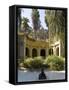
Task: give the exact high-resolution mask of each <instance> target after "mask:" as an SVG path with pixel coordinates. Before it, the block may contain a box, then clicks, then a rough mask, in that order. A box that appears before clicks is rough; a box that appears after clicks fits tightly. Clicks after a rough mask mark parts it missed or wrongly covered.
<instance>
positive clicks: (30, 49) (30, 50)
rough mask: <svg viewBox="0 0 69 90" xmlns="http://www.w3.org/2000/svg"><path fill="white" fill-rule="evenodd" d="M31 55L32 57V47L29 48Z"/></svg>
mask: <svg viewBox="0 0 69 90" xmlns="http://www.w3.org/2000/svg"><path fill="white" fill-rule="evenodd" d="M29 56H30V57H31V58H32V48H29Z"/></svg>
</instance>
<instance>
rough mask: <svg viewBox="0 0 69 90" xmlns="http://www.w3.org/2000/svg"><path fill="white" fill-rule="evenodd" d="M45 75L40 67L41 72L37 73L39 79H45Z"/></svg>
mask: <svg viewBox="0 0 69 90" xmlns="http://www.w3.org/2000/svg"><path fill="white" fill-rule="evenodd" d="M46 78H47V77H46V75H45V73H44V69H43V68H42V69H41V73H40V74H39V80H42V79H46Z"/></svg>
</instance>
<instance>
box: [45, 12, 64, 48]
mask: <svg viewBox="0 0 69 90" xmlns="http://www.w3.org/2000/svg"><path fill="white" fill-rule="evenodd" d="M45 13H46V16H45V21H46V23H47V24H48V29H49V41H50V43H54V40H55V41H56V40H58V39H60V40H61V42H62V47H63V48H64V46H65V12H64V11H63V10H46V12H45Z"/></svg>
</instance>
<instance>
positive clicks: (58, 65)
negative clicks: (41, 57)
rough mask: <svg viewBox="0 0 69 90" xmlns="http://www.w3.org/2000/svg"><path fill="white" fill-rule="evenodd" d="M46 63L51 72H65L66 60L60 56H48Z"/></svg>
mask: <svg viewBox="0 0 69 90" xmlns="http://www.w3.org/2000/svg"><path fill="white" fill-rule="evenodd" d="M45 63H46V64H47V65H49V66H50V68H49V69H50V70H58V71H60V70H64V59H63V58H62V57H59V56H54V55H51V56H48V57H47V58H46V60H45Z"/></svg>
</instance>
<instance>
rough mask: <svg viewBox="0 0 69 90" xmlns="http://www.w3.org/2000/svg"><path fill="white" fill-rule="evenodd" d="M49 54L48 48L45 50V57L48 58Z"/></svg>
mask: <svg viewBox="0 0 69 90" xmlns="http://www.w3.org/2000/svg"><path fill="white" fill-rule="evenodd" d="M48 52H49V50H48V48H46V57H47V56H48V54H49V53H48Z"/></svg>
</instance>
